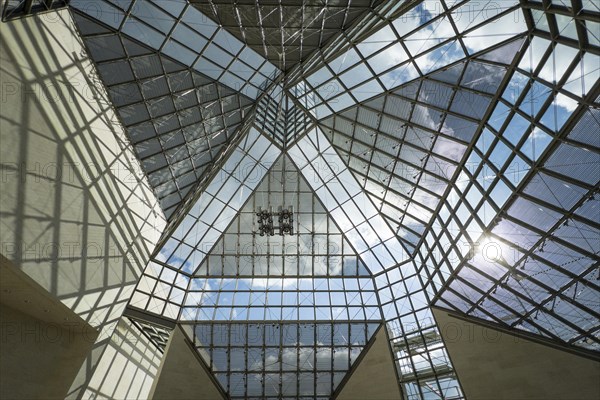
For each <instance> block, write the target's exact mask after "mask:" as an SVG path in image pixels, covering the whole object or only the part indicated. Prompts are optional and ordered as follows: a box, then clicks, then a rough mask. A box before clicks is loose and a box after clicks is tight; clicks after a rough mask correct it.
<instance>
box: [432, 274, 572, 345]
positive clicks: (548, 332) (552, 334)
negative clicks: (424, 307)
mask: <svg viewBox="0 0 600 400" xmlns="http://www.w3.org/2000/svg"><path fill="white" fill-rule="evenodd" d="M454 279H455V278H454ZM462 282H463V283H465V282H466V281H462ZM445 290H448V291H450V292H452V293H454V295H455V296H458V297H460V298H462V299H463V301H465V302H466V303H468V304H471V305H474V303H473V302H472V301H471V300H469V299H467V298H466V297H464V296H463V295H462V294H460V293H459V292H457V291H456V290H454V289H452V288H450V287H449V286H447V287H446V289H445ZM442 299H443V297H442ZM490 300H491V299H490ZM492 301H493V302H494V303H496V304H498V305H500V306H501V307H502V304H500V303H498V302H497V301H494V300H492ZM472 308H473V307H472ZM477 310H478V311H480V312H482V313H483V314H485V315H487V316H488V317H490V318H491V319H492V320H494V321H495V322H496V323H497V324H499V325H500V326H505V327H510V325H509V324H507V323H506V322H504V321H503V320H501V319H499V318H497V317H496V316H495V315H494V314H492V313H490V312H489V311H488V310H487V309H485V308H481V307H477ZM460 313H461V314H463V315H468V314H467V313H466V312H464V311H460ZM516 315H520V314H519V313H516ZM527 322H528V323H529V324H530V325H532V326H534V327H535V328H536V329H538V330H539V331H540V332H543V333H544V334H546V335H547V336H549V337H550V338H553V339H554V340H561V339H560V338H559V337H558V336H556V335H555V334H554V333H552V332H550V331H548V330H547V329H546V328H544V327H542V326H540V325H538V324H537V323H536V322H534V321H527Z"/></svg>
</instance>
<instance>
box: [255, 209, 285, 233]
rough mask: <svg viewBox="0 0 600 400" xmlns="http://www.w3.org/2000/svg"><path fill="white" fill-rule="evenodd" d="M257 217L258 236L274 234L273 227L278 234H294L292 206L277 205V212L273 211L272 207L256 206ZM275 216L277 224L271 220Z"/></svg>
mask: <svg viewBox="0 0 600 400" xmlns="http://www.w3.org/2000/svg"><path fill="white" fill-rule="evenodd" d="M256 216H257V217H258V233H259V235H260V236H265V235H267V236H275V229H277V230H278V233H279V236H284V235H285V234H286V233H287V234H288V235H290V236H291V235H293V234H294V224H293V222H294V207H293V206H289V207H288V208H283V207H282V206H279V207H278V208H277V212H273V207H271V206H269V208H268V209H263V208H262V207H258V210H257V211H256ZM275 217H277V223H278V225H274V223H273V220H274V218H275Z"/></svg>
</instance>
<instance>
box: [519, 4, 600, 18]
mask: <svg viewBox="0 0 600 400" xmlns="http://www.w3.org/2000/svg"><path fill="white" fill-rule="evenodd" d="M572 1H573V0H572ZM574 1H577V0H574ZM521 3H522V6H523V7H524V8H528V9H532V10H539V11H543V12H545V13H550V14H561V15H566V16H569V17H572V18H575V19H578V20H585V21H587V20H589V21H594V22H600V13H597V12H594V11H589V10H583V9H581V8H580V10H579V12H577V13H575V15H574V13H573V12H571V11H569V9H568V8H566V7H563V6H561V5H557V4H552V3H544V4H537V3H533V2H529V1H525V2H523V1H521ZM575 4H577V3H575ZM573 11H575V10H573Z"/></svg>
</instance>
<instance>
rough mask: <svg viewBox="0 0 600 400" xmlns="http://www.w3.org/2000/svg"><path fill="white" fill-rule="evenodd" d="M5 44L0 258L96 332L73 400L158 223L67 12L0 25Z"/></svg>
mask: <svg viewBox="0 0 600 400" xmlns="http://www.w3.org/2000/svg"><path fill="white" fill-rule="evenodd" d="M0 34H1V38H2V39H1V40H0V49H1V51H0V84H1V92H0V95H1V100H0V101H1V104H0V107H1V112H0V161H1V170H0V172H1V177H0V179H1V185H2V190H1V191H0V245H1V247H0V249H1V250H0V251H1V253H2V254H3V255H4V256H5V257H7V258H8V259H9V260H11V261H12V262H13V263H14V264H15V265H16V266H18V267H19V268H21V270H22V271H24V272H25V273H26V274H28V275H29V276H30V277H31V278H33V279H34V280H35V281H36V282H37V283H38V284H40V285H41V286H42V287H43V288H45V289H46V290H47V291H48V292H50V293H51V294H53V295H55V296H56V297H57V298H58V299H59V300H60V301H62V302H63V303H64V304H65V305H67V306H68V307H69V308H70V309H71V310H73V311H74V312H75V313H76V314H78V315H79V316H80V317H81V318H82V319H83V320H85V321H86V322H88V323H89V324H90V325H91V326H93V327H94V328H97V329H98V330H99V331H100V335H99V337H98V340H97V341H96V343H95V345H94V349H93V350H92V352H91V353H90V355H89V356H88V357H87V359H86V362H85V364H84V366H83V367H82V369H81V370H80V372H79V375H78V377H77V379H76V381H75V383H74V384H73V386H72V388H71V394H72V395H73V396H77V395H81V393H79V392H80V391H81V390H83V389H84V388H86V387H87V385H88V383H89V381H90V379H91V375H92V373H93V371H94V369H95V367H96V365H97V364H98V360H99V359H100V356H101V354H102V351H103V349H104V348H105V347H106V345H107V344H108V343H109V338H110V336H111V335H112V333H113V330H114V329H115V326H116V324H117V322H118V320H119V318H120V316H121V314H122V312H123V309H124V307H125V305H126V304H127V302H128V300H129V297H130V296H131V293H132V291H133V288H134V286H135V283H136V282H137V279H138V276H139V275H140V272H141V270H142V269H143V268H144V267H145V265H146V262H147V260H148V259H149V255H150V253H151V251H152V250H153V249H154V245H155V243H156V241H157V240H158V237H159V235H160V233H161V232H162V229H163V228H164V225H165V222H164V217H163V214H162V211H161V210H160V208H159V206H158V203H157V201H156V198H155V196H154V194H153V193H152V191H151V189H150V187H149V185H148V183H147V180H146V179H145V178H144V177H143V174H142V172H141V168H140V166H139V162H138V161H137V160H136V158H135V156H134V154H133V152H132V150H131V149H130V148H128V146H129V144H128V142H127V139H126V137H125V134H124V132H123V129H122V127H121V126H120V125H119V124H118V121H117V119H116V117H115V114H114V111H113V109H112V108H111V106H110V102H109V101H108V100H107V96H106V93H105V92H104V89H103V87H102V86H101V85H100V83H99V80H97V78H96V75H95V70H94V68H93V65H92V63H91V61H90V60H89V59H88V57H87V55H86V53H85V51H84V48H83V45H82V43H81V41H80V40H79V38H78V36H77V34H76V32H75V27H74V24H73V21H72V19H71V15H70V13H69V11H68V10H65V9H63V10H60V11H57V12H49V13H44V14H40V15H36V16H32V17H27V18H22V19H18V20H14V21H10V22H5V23H0ZM111 346H112V344H111V345H109V347H108V348H112V347H111ZM107 351H108V350H107ZM78 393H79V394H78Z"/></svg>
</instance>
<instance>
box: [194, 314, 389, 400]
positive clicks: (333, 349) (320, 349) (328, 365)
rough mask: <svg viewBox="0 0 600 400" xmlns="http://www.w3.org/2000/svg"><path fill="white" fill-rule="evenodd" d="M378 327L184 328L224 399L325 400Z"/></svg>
mask: <svg viewBox="0 0 600 400" xmlns="http://www.w3.org/2000/svg"><path fill="white" fill-rule="evenodd" d="M380 326H381V324H380V323H373V322H371V323H369V322H357V321H355V322H348V321H346V322H342V321H339V322H334V323H331V322H306V321H303V322H295V323H289V322H285V323H268V324H266V323H262V322H254V323H248V324H238V323H235V324H211V323H198V324H195V325H193V326H190V327H189V328H188V329H187V330H188V331H189V330H192V332H193V333H192V335H193V343H194V346H195V347H196V348H197V349H198V352H199V353H200V355H201V356H202V357H203V359H204V360H205V361H206V363H207V365H209V366H210V369H211V372H213V373H214V374H215V377H216V378H217V381H218V382H219V384H220V385H221V387H222V388H223V390H224V391H225V392H226V393H227V394H228V395H229V397H230V398H232V399H248V398H261V399H282V398H284V399H288V398H289V399H297V398H303V399H304V398H311V399H312V398H314V399H319V400H325V399H330V398H332V395H333V394H334V392H335V389H336V388H337V387H338V385H339V384H340V382H341V381H342V379H344V376H345V375H346V373H347V372H348V371H349V370H350V368H351V367H352V365H353V364H354V363H355V361H356V360H357V358H358V356H359V355H360V353H361V352H362V351H363V349H365V347H366V346H367V344H368V343H369V341H370V340H371V338H372V337H373V336H374V335H375V332H376V331H377V330H378V328H379V327H380ZM186 327H187V326H186Z"/></svg>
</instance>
